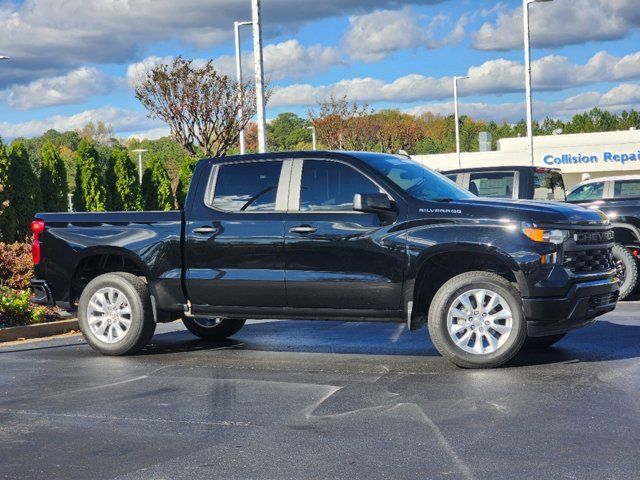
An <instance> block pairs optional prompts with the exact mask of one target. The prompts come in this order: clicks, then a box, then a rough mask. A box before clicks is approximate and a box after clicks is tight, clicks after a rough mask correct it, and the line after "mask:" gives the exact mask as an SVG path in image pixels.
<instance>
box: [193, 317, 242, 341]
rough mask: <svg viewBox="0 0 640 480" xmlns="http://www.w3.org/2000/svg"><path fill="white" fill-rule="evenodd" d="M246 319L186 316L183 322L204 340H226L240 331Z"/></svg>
mask: <svg viewBox="0 0 640 480" xmlns="http://www.w3.org/2000/svg"><path fill="white" fill-rule="evenodd" d="M245 322H246V320H234V319H229V318H190V317H184V318H183V319H182V323H184V326H185V327H187V330H189V331H190V332H191V333H193V334H194V335H195V336H196V337H200V338H203V339H204V340H224V339H225V338H228V337H231V336H233V335H235V334H236V333H238V332H239V331H240V329H241V328H242V327H243V326H244V323H245Z"/></svg>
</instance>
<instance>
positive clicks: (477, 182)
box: [469, 172, 516, 198]
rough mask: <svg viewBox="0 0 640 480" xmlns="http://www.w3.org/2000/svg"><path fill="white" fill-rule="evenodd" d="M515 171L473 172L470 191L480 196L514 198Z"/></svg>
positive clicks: (470, 179)
mask: <svg viewBox="0 0 640 480" xmlns="http://www.w3.org/2000/svg"><path fill="white" fill-rule="evenodd" d="M515 175H516V174H515V172H489V173H472V174H471V175H470V177H469V191H470V192H471V193H473V194H474V195H477V196H479V197H489V198H513V184H514V179H515Z"/></svg>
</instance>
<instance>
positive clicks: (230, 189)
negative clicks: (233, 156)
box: [209, 161, 282, 212]
mask: <svg viewBox="0 0 640 480" xmlns="http://www.w3.org/2000/svg"><path fill="white" fill-rule="evenodd" d="M281 171H282V162H281V161H267V162H252V163H237V164H228V165H221V166H220V167H218V172H217V177H216V182H215V189H214V191H213V198H212V199H211V200H210V202H209V206H211V207H213V208H216V209H218V210H222V211H226V212H269V211H274V210H275V209H276V196H277V193H278V182H279V180H280V173H281Z"/></svg>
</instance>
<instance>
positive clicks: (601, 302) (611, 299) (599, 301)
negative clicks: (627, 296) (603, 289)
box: [589, 292, 618, 308]
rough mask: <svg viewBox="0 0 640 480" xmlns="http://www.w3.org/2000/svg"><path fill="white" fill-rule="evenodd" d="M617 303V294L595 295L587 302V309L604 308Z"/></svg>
mask: <svg viewBox="0 0 640 480" xmlns="http://www.w3.org/2000/svg"><path fill="white" fill-rule="evenodd" d="M617 301H618V292H613V293H605V294H603V295H596V296H594V297H591V299H590V300H589V308H598V307H604V306H606V305H611V304H612V303H615V302H617Z"/></svg>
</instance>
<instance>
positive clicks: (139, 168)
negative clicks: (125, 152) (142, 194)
mask: <svg viewBox="0 0 640 480" xmlns="http://www.w3.org/2000/svg"><path fill="white" fill-rule="evenodd" d="M148 151H149V150H146V149H144V148H138V149H136V150H134V153H137V154H138V177H139V180H140V185H142V154H143V153H145V152H148Z"/></svg>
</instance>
